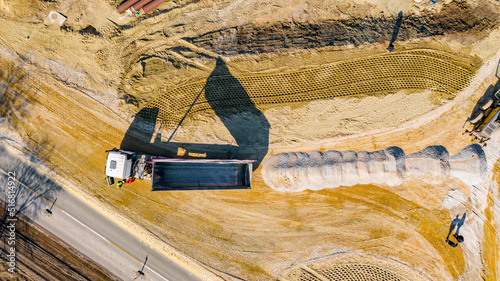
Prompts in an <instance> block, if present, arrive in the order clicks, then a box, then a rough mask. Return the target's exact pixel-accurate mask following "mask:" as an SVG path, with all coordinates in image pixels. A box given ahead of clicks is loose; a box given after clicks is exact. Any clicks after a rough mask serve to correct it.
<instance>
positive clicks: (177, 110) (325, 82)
mask: <svg viewBox="0 0 500 281" xmlns="http://www.w3.org/2000/svg"><path fill="white" fill-rule="evenodd" d="M472 74H473V71H472V70H471V69H470V67H467V65H466V63H465V62H464V61H463V59H460V58H458V57H456V56H454V55H452V54H447V53H443V52H439V51H434V50H411V51H404V52H398V53H390V54H384V55H378V56H372V57H366V58H360V59H352V60H347V61H341V62H336V63H331V64H327V65H323V66H320V67H315V68H310V69H304V70H298V71H293V72H286V73H279V74H248V75H237V76H231V75H225V76H212V77H210V78H205V79H203V80H200V81H197V82H192V83H189V84H184V85H181V86H178V87H175V88H173V89H170V90H168V91H167V92H165V93H164V94H162V95H161V96H160V97H158V98H157V99H155V100H153V101H151V102H149V103H148V104H147V105H146V108H158V109H159V111H158V116H150V118H151V119H152V120H151V121H152V122H154V121H156V120H155V118H158V119H159V121H161V122H162V123H163V125H164V126H165V127H166V128H172V127H174V126H175V125H177V124H178V123H179V121H180V120H181V119H182V118H183V117H184V115H185V114H186V113H187V112H188V111H189V114H194V113H196V112H200V111H204V110H208V109H214V110H217V109H226V108H234V107H240V106H249V105H250V106H253V105H263V104H281V103H292V102H304V101H311V100H319V99H331V98H335V97H342V96H353V95H360V94H373V93H390V92H396V91H399V90H402V89H414V90H425V89H430V90H432V91H436V92H441V93H445V94H454V93H456V92H458V91H460V90H462V89H463V88H465V87H467V86H468V84H469V82H470V79H471V76H472ZM206 92H210V93H216V94H211V95H210V96H209V97H208V100H207V97H206V96H205V93H206ZM197 97H198V98H197ZM191 106H192V107H191ZM190 108H191V109H190ZM189 109H190V110H189ZM151 112H154V111H151Z"/></svg>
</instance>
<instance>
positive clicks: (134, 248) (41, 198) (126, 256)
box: [0, 146, 200, 281]
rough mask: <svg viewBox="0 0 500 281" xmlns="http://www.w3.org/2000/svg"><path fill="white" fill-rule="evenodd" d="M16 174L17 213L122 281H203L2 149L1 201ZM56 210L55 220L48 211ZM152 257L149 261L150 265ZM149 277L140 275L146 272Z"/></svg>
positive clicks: (0, 158)
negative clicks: (135, 279)
mask: <svg viewBox="0 0 500 281" xmlns="http://www.w3.org/2000/svg"><path fill="white" fill-rule="evenodd" d="M9 173H10V174H11V175H13V174H14V173H15V177H14V178H15V182H16V183H17V185H16V192H15V195H16V210H18V211H20V212H22V213H23V214H24V215H26V216H28V217H29V218H31V219H32V220H34V221H35V222H36V223H38V224H39V225H40V226H42V227H43V228H45V229H46V230H48V231H50V232H51V233H53V234H54V235H56V236H58V237H59V238H60V239H62V240H63V241H65V242H66V243H68V244H69V245H71V246H72V247H74V248H75V249H77V250H79V251H80V252H82V253H83V254H85V255H87V256H88V257H89V258H91V259H93V260H94V261H96V262H97V263H99V264H101V265H102V266H104V267H105V268H107V269H108V270H110V271H111V272H112V273H113V274H115V275H116V276H118V277H119V278H121V279H123V280H133V279H134V278H136V277H138V278H137V280H168V281H178V280H179V281H181V280H200V279H199V278H198V277H197V276H195V275H193V274H192V273H190V272H189V271H187V270H185V269H184V268H182V267H181V266H179V265H178V264H176V263H174V262H173V261H171V260H170V259H168V258H167V257H166V256H164V255H162V254H161V253H159V252H158V251H156V250H154V249H153V248H151V247H150V246H148V245H146V244H145V243H143V242H142V241H140V240H139V239H138V238H136V237H135V236H133V235H131V234H130V233H128V232H127V231H126V230H124V229H123V228H121V227H119V226H118V225H117V224H115V223H114V222H113V221H111V220H109V219H108V218H106V217H105V216H103V215H101V214H100V213H99V212H97V211H96V210H94V209H93V208H91V207H90V206H88V205H86V204H85V203H84V202H82V201H81V200H79V199H78V198H76V197H75V196H73V195H71V194H70V193H69V192H67V191H66V190H64V189H63V188H62V187H61V186H59V185H57V184H56V183H54V182H53V181H51V180H50V179H48V178H47V177H45V176H44V175H41V174H40V173H38V172H37V171H36V170H35V169H34V168H33V167H32V166H31V165H30V164H27V163H24V162H22V161H21V160H20V159H18V158H17V157H16V156H14V155H12V154H10V153H9V152H8V151H6V149H5V148H4V147H2V146H0V199H2V200H3V201H4V202H7V200H6V199H7V195H8V189H7V186H8V182H9V181H12V179H9V176H8V174H9ZM54 201H55V204H54V206H53V207H52V209H51V212H52V215H49V214H48V213H47V212H46V211H45V210H46V209H50V208H51V205H52V203H53V202H54ZM146 257H147V261H146ZM145 261H146V264H145V266H144V269H143V270H142V272H143V273H144V276H138V275H139V274H138V271H139V270H141V268H142V267H143V263H144V262H145Z"/></svg>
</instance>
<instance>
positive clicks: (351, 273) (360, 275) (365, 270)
mask: <svg viewBox="0 0 500 281" xmlns="http://www.w3.org/2000/svg"><path fill="white" fill-rule="evenodd" d="M317 272H318V273H319V274H320V275H322V276H324V277H326V278H327V280H342V281H400V280H401V279H400V278H399V277H398V276H396V275H394V274H393V273H392V272H390V271H387V270H384V269H382V268H380V267H378V266H374V265H368V264H344V265H340V266H334V267H332V268H328V269H323V270H317Z"/></svg>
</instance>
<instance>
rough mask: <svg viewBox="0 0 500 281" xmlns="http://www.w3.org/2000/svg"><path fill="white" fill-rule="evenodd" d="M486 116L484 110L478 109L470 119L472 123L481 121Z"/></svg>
mask: <svg viewBox="0 0 500 281" xmlns="http://www.w3.org/2000/svg"><path fill="white" fill-rule="evenodd" d="M483 116H484V113H483V112H482V111H478V112H476V114H474V116H472V118H471V119H470V121H469V122H470V123H471V124H475V123H477V122H479V120H481V118H483Z"/></svg>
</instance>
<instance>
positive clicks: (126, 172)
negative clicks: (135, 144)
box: [106, 151, 132, 179]
mask: <svg viewBox="0 0 500 281" xmlns="http://www.w3.org/2000/svg"><path fill="white" fill-rule="evenodd" d="M131 173H132V159H128V155H127V154H126V153H122V152H120V151H110V152H109V153H108V159H107V160H106V176H108V177H112V178H118V179H127V178H129V177H130V175H131Z"/></svg>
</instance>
